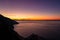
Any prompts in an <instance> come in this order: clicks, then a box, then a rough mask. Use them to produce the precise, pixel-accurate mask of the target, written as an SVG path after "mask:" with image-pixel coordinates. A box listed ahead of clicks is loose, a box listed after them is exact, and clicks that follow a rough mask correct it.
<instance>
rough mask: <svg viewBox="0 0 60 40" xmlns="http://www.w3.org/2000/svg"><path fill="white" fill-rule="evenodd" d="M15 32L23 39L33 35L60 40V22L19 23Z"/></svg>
mask: <svg viewBox="0 0 60 40" xmlns="http://www.w3.org/2000/svg"><path fill="white" fill-rule="evenodd" d="M17 22H18V23H19V24H16V25H14V30H15V31H16V32H17V33H18V34H19V35H21V36H23V37H28V36H29V35H31V34H32V33H34V34H36V35H39V36H41V37H44V38H47V39H50V40H60V21H17Z"/></svg>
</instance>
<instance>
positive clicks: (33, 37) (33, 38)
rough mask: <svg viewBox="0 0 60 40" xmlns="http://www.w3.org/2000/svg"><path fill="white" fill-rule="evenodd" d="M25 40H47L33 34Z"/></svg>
mask: <svg viewBox="0 0 60 40" xmlns="http://www.w3.org/2000/svg"><path fill="white" fill-rule="evenodd" d="M25 40H46V39H45V38H43V37H40V36H38V35H35V34H31V35H30V36H29V37H27V38H25Z"/></svg>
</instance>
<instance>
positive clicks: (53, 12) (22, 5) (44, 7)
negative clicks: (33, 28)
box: [0, 0, 60, 20]
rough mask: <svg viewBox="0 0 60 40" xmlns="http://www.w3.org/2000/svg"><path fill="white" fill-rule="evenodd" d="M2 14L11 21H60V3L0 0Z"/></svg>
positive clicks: (38, 0) (33, 0) (47, 0)
mask: <svg viewBox="0 0 60 40" xmlns="http://www.w3.org/2000/svg"><path fill="white" fill-rule="evenodd" d="M0 14H2V15H4V16H6V17H8V18H11V19H32V20H51V19H53V20H55V19H60V1H59V0H0Z"/></svg>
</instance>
